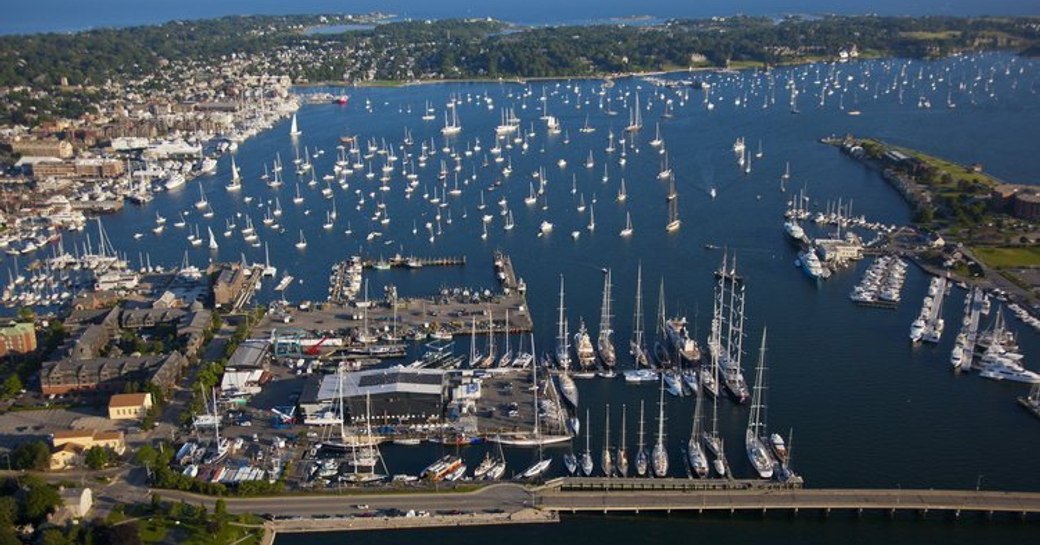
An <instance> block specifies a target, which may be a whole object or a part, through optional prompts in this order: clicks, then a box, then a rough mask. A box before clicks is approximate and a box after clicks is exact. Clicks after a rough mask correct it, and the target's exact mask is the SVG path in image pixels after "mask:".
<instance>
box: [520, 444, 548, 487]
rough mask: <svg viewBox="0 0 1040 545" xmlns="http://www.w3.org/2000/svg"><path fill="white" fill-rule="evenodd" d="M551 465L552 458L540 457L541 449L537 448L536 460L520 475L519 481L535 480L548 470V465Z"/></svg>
mask: <svg viewBox="0 0 1040 545" xmlns="http://www.w3.org/2000/svg"><path fill="white" fill-rule="evenodd" d="M550 464H552V458H545V457H544V456H542V447H541V445H539V446H538V460H537V461H535V463H533V464H531V466H530V467H528V468H527V469H525V470H524V471H522V472H521V473H520V478H521V479H536V478H538V477H540V476H541V475H542V474H543V473H545V472H546V471H548V470H549V465H550Z"/></svg>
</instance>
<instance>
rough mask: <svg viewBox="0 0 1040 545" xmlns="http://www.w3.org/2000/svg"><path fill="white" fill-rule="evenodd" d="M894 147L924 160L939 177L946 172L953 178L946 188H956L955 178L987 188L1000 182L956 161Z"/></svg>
mask: <svg viewBox="0 0 1040 545" xmlns="http://www.w3.org/2000/svg"><path fill="white" fill-rule="evenodd" d="M896 149H899V150H900V151H902V152H904V153H906V154H908V155H912V156H914V157H916V158H917V159H918V160H920V161H922V162H924V163H926V164H928V165H930V166H932V167H934V168H935V169H936V170H938V171H939V177H940V178H941V177H942V175H943V174H944V173H948V174H949V175H950V177H951V178H953V184H951V185H949V186H946V189H950V190H957V189H958V188H957V185H956V184H957V180H967V181H968V182H971V183H972V184H976V185H981V186H983V187H984V188H985V189H987V190H988V189H990V188H992V187H996V186H997V185H999V184H1000V182H999V181H997V180H996V179H994V178H993V177H991V176H990V175H988V174H986V173H983V172H973V171H971V170H969V169H967V168H965V167H964V166H963V165H958V164H957V163H953V162H950V161H947V160H945V159H940V158H938V157H935V156H933V155H928V154H926V153H921V152H919V151H917V150H912V149H907V148H896Z"/></svg>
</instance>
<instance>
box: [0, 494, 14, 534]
mask: <svg viewBox="0 0 1040 545" xmlns="http://www.w3.org/2000/svg"><path fill="white" fill-rule="evenodd" d="M17 520H18V502H17V501H16V500H15V499H14V498H13V497H12V496H4V497H2V498H0V528H5V527H8V526H11V527H13V526H14V523H15V522H16V521H17Z"/></svg>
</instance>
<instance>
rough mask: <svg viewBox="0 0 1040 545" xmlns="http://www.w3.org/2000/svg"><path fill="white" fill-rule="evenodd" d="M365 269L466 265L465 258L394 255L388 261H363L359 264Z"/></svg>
mask: <svg viewBox="0 0 1040 545" xmlns="http://www.w3.org/2000/svg"><path fill="white" fill-rule="evenodd" d="M361 264H362V266H364V267H365V268H366V269H389V268H398V267H404V268H408V269H421V268H423V267H461V266H463V265H465V264H466V256H461V257H414V256H410V257H405V256H402V255H395V256H393V257H391V258H389V259H383V258H380V259H375V260H373V259H365V260H362V262H361Z"/></svg>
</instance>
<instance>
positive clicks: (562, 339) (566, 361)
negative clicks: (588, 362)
mask: <svg viewBox="0 0 1040 545" xmlns="http://www.w3.org/2000/svg"><path fill="white" fill-rule="evenodd" d="M556 326H557V334H556V365H557V366H559V368H560V370H561V371H563V372H566V371H567V369H568V368H569V367H570V365H571V351H570V345H569V344H568V340H567V320H566V318H565V316H564V307H563V275H562V274H561V275H560V306H559V318H558V319H557V321H556Z"/></svg>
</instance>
